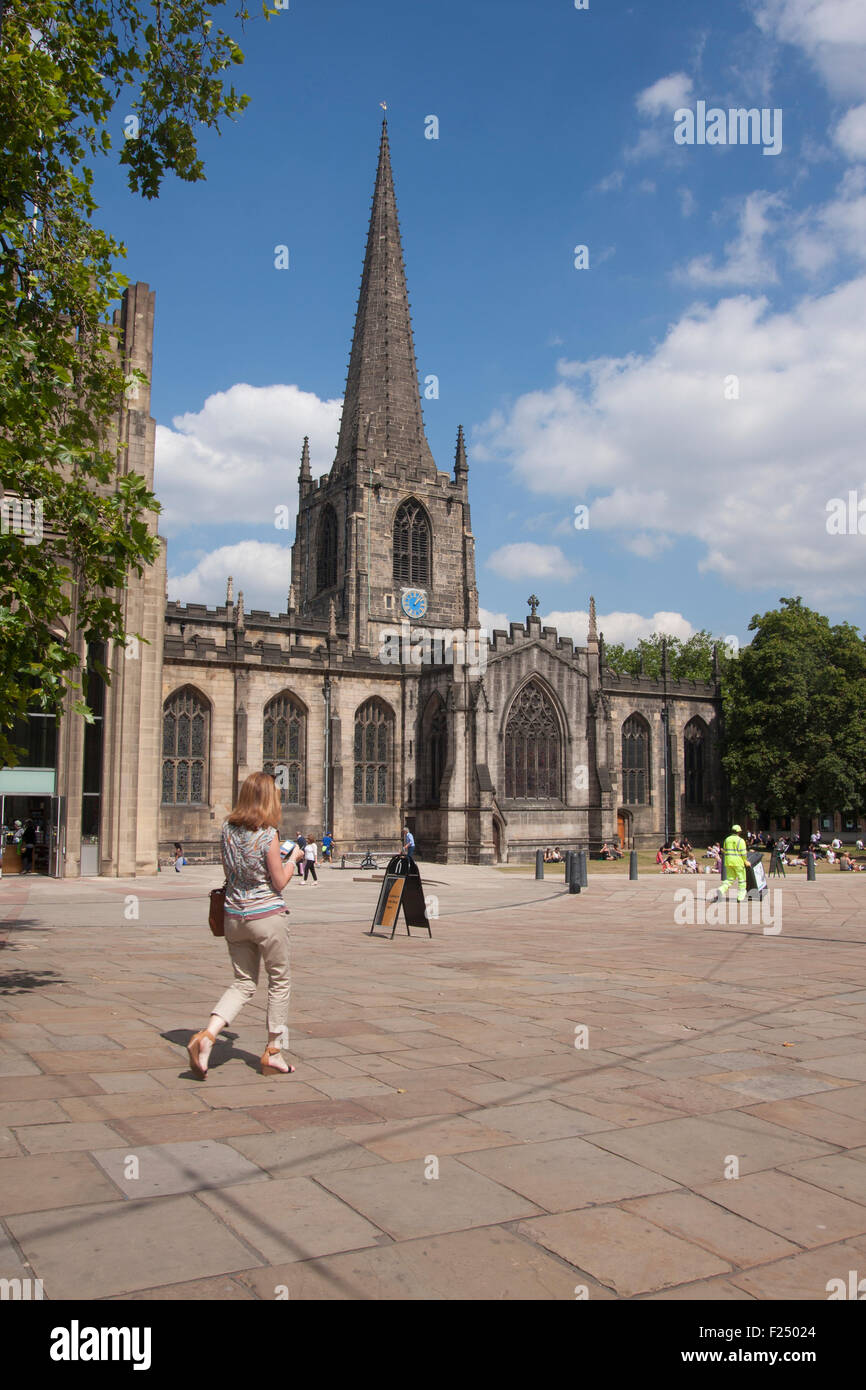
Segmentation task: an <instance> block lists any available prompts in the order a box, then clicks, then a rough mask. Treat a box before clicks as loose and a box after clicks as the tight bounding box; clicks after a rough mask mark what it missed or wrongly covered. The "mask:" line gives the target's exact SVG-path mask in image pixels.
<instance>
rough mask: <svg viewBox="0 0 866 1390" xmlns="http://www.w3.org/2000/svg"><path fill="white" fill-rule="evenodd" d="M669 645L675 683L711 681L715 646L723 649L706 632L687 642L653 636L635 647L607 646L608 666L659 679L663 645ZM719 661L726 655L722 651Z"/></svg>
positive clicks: (716, 640)
mask: <svg viewBox="0 0 866 1390" xmlns="http://www.w3.org/2000/svg"><path fill="white" fill-rule="evenodd" d="M663 642H666V643H667V649H668V670H669V672H670V675H671V679H672V680H683V681H685V680H694V681H709V680H712V675H713V646H714V644H715V643H716V642H718V643H719V646H720V648H721V639H717V638H714V637H713V636H712V635H711V634H710V633H709V632H706V631H704V630H703V629H702V630H701V631H700V632H694V633H692V635H691V637H689V638H687V639H686V640H685V641H684V640H683V639H682V638H681V637H668V636H666V634H665V633H663V632H654V633H653V634H652V636H651V637H642V638H641V639H640V641H639V642H638V644H637V646H636V647H630V648H626V647H625V646H623V644H622V643H620V642H617V643H615V644H613V645H611V646H608V645H607V644H606V643H605V648H604V653H605V662H606V664H607V665H608V666H610V667H611V669H612V670H614V671H617V672H618V673H621V674H624V675H629V676H638V675H640V674H641V672H643V674H644V675H645V676H653V677H655V678H656V679H658V678H659V677H660V676H661V673H662V643H663ZM719 655H720V659H721V657H722V655H723V653H722V651H721V650H720V653H719Z"/></svg>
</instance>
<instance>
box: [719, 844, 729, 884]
mask: <svg viewBox="0 0 866 1390" xmlns="http://www.w3.org/2000/svg"><path fill="white" fill-rule="evenodd" d="M727 877H728V866H727V864H726V863H725V851H724V849H723V850H722V860H721V863H720V864H719V878H720V879H721V881H722V883H724V881H725V879H726V878H727Z"/></svg>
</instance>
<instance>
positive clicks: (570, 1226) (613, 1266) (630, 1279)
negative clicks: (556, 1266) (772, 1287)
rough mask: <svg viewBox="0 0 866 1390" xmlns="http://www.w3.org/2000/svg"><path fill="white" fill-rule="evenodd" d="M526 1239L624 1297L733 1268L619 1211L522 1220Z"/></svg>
mask: <svg viewBox="0 0 866 1390" xmlns="http://www.w3.org/2000/svg"><path fill="white" fill-rule="evenodd" d="M519 1231H520V1233H521V1234H524V1235H528V1236H530V1237H531V1239H533V1240H535V1241H538V1242H539V1244H541V1245H543V1246H544V1247H545V1248H546V1249H548V1250H552V1251H553V1252H554V1254H556V1255H561V1256H562V1258H563V1259H564V1260H568V1262H569V1264H573V1265H577V1266H579V1267H580V1268H581V1269H585V1270H587V1271H588V1273H590V1274H591V1275H592V1276H593V1278H594V1279H598V1281H599V1282H600V1283H602V1284H606V1285H607V1286H608V1287H609V1288H612V1289H613V1290H614V1291H615V1292H616V1293H618V1294H620V1295H621V1296H622V1297H623V1298H634V1296H635V1294H639V1293H649V1292H652V1291H653V1290H656V1289H664V1288H669V1287H671V1286H672V1285H674V1284H685V1283H691V1282H692V1281H694V1280H696V1279H706V1278H710V1277H712V1276H713V1275H717V1274H725V1273H727V1272H728V1271H729V1269H730V1265H729V1264H727V1262H726V1261H724V1260H720V1259H719V1258H718V1257H717V1256H716V1255H712V1254H710V1253H709V1252H708V1251H707V1250H703V1249H701V1248H700V1247H699V1246H697V1245H693V1244H692V1243H691V1242H689V1241H686V1240H682V1239H680V1237H679V1236H673V1235H670V1234H669V1233H668V1232H667V1231H663V1230H662V1229H661V1228H660V1227H659V1226H654V1225H652V1224H651V1223H650V1222H649V1221H643V1220H642V1219H641V1218H640V1217H639V1216H635V1215H634V1214H633V1213H632V1212H629V1211H621V1210H620V1209H619V1208H618V1207H595V1208H593V1209H592V1210H591V1211H570V1212H566V1213H564V1214H563V1215H560V1216H545V1217H541V1218H540V1219H539V1220H538V1221H522V1222H521V1223H520V1226H519Z"/></svg>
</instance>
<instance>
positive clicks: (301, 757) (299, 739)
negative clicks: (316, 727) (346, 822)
mask: <svg viewBox="0 0 866 1390" xmlns="http://www.w3.org/2000/svg"><path fill="white" fill-rule="evenodd" d="M306 723H307V716H306V714H305V712H304V709H303V707H302V705H301V704H300V703H299V702H298V701H297V700H296V699H295V698H294V697H293V696H292V695H290V694H289V693H288V691H283V692H282V693H281V694H280V695H275V696H274V698H273V699H272V700H269V701H268V703H267V704H266V705H265V710H264V726H263V734H262V769H263V771H264V772H269V773H270V774H271V776H272V777H274V778H275V779H276V783H277V788H278V790H279V793H280V801H281V802H282V804H283V805H284V806H303V805H304V804H305V800H306V767H305V763H306V748H307V735H306Z"/></svg>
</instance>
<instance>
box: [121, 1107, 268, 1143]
mask: <svg viewBox="0 0 866 1390" xmlns="http://www.w3.org/2000/svg"><path fill="white" fill-rule="evenodd" d="M112 1127H113V1129H114V1130H115V1132H116V1133H117V1134H118V1135H119V1136H120V1138H121V1139H122V1140H124V1142H126V1143H127V1144H179V1143H183V1142H185V1141H187V1140H195V1141H198V1140H200V1139H228V1138H231V1137H233V1136H234V1135H236V1134H264V1133H266V1126H265V1125H264V1124H262V1122H261V1121H260V1120H255V1119H253V1118H252V1117H251V1116H250V1115H248V1114H247V1113H246V1112H245V1111H243V1110H198V1111H196V1112H195V1114H192V1115H153V1116H150V1117H145V1118H144V1119H139V1120H115V1121H114V1123H113V1126H112Z"/></svg>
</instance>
